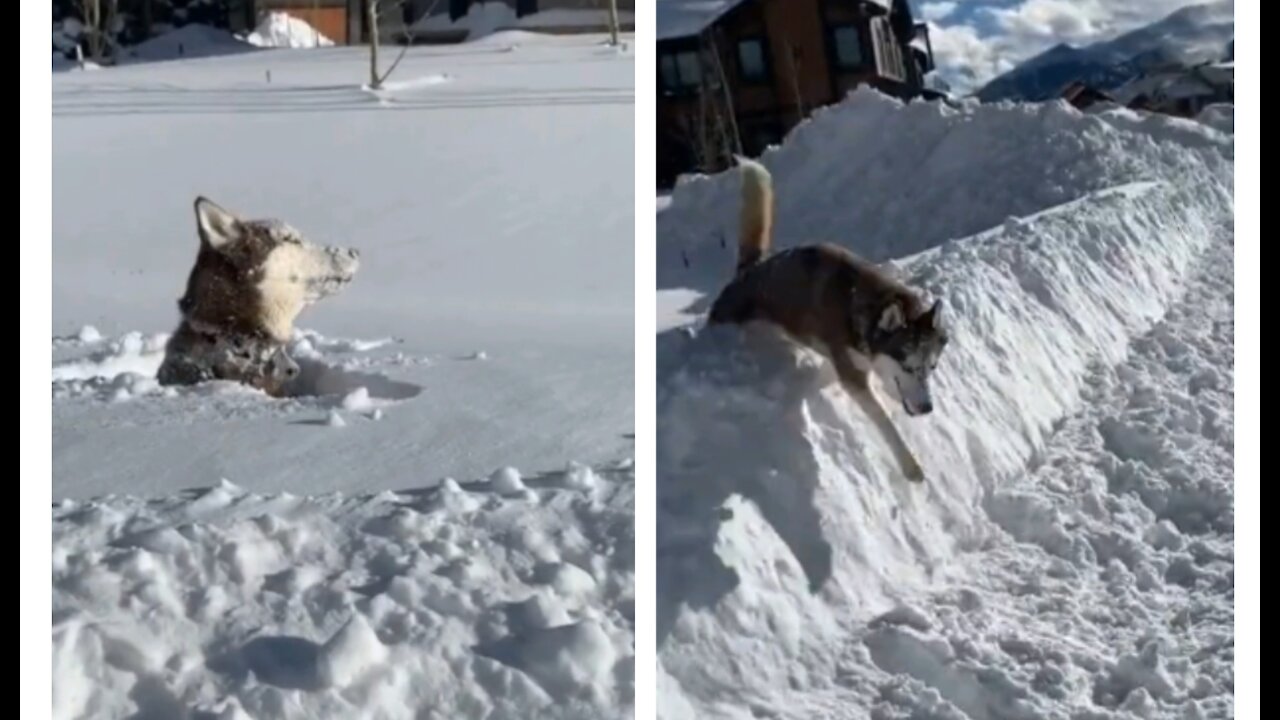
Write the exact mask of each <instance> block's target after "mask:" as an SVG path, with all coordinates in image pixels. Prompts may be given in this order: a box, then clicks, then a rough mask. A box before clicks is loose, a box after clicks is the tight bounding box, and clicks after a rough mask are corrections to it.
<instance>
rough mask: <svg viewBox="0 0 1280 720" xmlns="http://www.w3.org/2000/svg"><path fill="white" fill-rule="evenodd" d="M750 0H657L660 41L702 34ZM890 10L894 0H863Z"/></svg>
mask: <svg viewBox="0 0 1280 720" xmlns="http://www.w3.org/2000/svg"><path fill="white" fill-rule="evenodd" d="M744 2H747V0H657V6H658V23H657V35H658V38H657V39H658V40H675V39H677V38H684V37H692V36H694V35H700V34H701V33H702V31H703V30H706V29H707V28H709V27H711V25H713V24H714V23H715V22H716V21H717V20H719V19H720V18H721V17H723V16H724V15H725V13H727V12H729V11H730V10H732V9H734V8H736V7H737V6H739V5H741V4H743V3H744ZM863 2H869V3H874V4H876V5H879V6H881V7H883V8H884V9H885V10H888V9H889V8H890V6H891V4H892V0H863Z"/></svg>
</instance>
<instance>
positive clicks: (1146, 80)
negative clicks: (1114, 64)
mask: <svg viewBox="0 0 1280 720" xmlns="http://www.w3.org/2000/svg"><path fill="white" fill-rule="evenodd" d="M1204 69H1205V68H1202V67H1201V68H1183V69H1181V70H1177V71H1165V72H1158V73H1152V74H1149V75H1144V76H1142V77H1139V78H1136V79H1134V80H1132V81H1130V82H1129V83H1126V84H1125V85H1124V86H1123V87H1121V88H1120V89H1119V90H1117V91H1116V95H1117V96H1118V97H1119V98H1120V99H1122V100H1123V101H1124V102H1125V103H1130V102H1133V100H1135V99H1137V98H1138V97H1140V96H1144V95H1145V96H1147V97H1149V98H1166V99H1170V100H1175V99H1178V98H1190V97H1200V96H1204V95H1213V94H1214V93H1215V92H1216V89H1215V87H1214V86H1215V85H1220V86H1226V85H1230V84H1231V80H1230V78H1225V79H1224V78H1221V77H1210V76H1209V75H1212V73H1205V72H1204Z"/></svg>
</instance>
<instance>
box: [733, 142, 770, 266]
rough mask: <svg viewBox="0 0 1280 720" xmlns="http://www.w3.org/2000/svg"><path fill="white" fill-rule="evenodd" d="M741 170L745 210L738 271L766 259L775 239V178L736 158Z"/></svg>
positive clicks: (758, 166)
mask: <svg viewBox="0 0 1280 720" xmlns="http://www.w3.org/2000/svg"><path fill="white" fill-rule="evenodd" d="M737 160H738V166H739V167H741V168H742V210H741V213H742V214H741V216H740V217H739V221H738V266H737V269H738V271H742V270H743V269H745V268H748V267H750V266H752V265H754V264H755V263H757V262H759V261H760V258H762V257H764V254H765V253H766V252H768V250H769V244H770V242H771V241H772V238H773V178H772V177H771V176H770V175H769V171H768V170H766V169H765V167H764V165H761V164H760V163H758V162H756V161H754V160H748V159H747V158H744V157H739V158H737Z"/></svg>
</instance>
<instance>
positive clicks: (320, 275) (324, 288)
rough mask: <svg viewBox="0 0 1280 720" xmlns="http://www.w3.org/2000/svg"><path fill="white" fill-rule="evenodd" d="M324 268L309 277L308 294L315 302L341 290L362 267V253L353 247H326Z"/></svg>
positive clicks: (323, 251) (324, 249) (324, 250)
mask: <svg viewBox="0 0 1280 720" xmlns="http://www.w3.org/2000/svg"><path fill="white" fill-rule="evenodd" d="M320 252H321V253H322V254H323V256H324V261H323V263H322V264H323V266H324V267H323V269H322V270H320V271H318V272H316V273H315V274H313V275H311V276H310V277H308V278H307V295H308V296H309V299H310V300H311V301H312V302H314V301H315V300H319V299H320V298H324V297H328V296H330V295H333V294H334V293H337V292H338V291H340V290H341V289H342V288H343V287H345V286H346V285H347V283H349V282H351V280H352V278H354V277H355V274H356V271H358V270H359V269H360V253H359V251H357V250H355V249H353V248H340V247H326V248H322V249H320Z"/></svg>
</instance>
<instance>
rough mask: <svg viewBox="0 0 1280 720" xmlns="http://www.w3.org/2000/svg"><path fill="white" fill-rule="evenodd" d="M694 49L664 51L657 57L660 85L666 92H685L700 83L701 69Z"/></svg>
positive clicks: (693, 88) (690, 90)
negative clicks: (672, 51)
mask: <svg viewBox="0 0 1280 720" xmlns="http://www.w3.org/2000/svg"><path fill="white" fill-rule="evenodd" d="M701 67H702V66H701V63H700V62H699V61H698V53H697V52H696V51H694V50H684V51H681V52H674V53H664V54H663V55H661V56H660V57H659V59H658V69H659V71H660V72H661V78H662V87H663V89H664V90H666V91H667V92H668V93H687V92H692V91H693V90H695V89H696V88H697V87H698V85H700V84H701V79H702V69H701Z"/></svg>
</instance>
